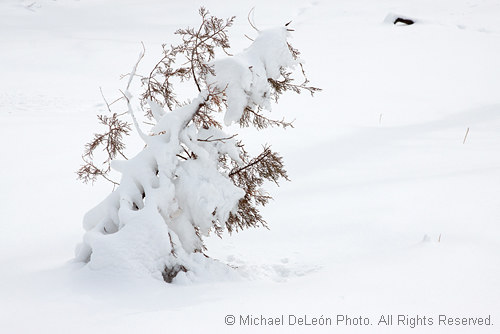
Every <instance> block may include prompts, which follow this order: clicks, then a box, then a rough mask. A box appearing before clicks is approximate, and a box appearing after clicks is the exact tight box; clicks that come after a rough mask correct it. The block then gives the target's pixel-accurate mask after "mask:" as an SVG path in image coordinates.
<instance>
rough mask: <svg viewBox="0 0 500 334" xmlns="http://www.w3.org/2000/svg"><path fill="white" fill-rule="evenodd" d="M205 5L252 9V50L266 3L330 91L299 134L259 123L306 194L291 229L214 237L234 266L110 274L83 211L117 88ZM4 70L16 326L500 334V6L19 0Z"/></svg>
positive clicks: (243, 13) (246, 29)
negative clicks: (84, 165)
mask: <svg viewBox="0 0 500 334" xmlns="http://www.w3.org/2000/svg"><path fill="white" fill-rule="evenodd" d="M200 5H204V6H206V7H207V8H208V9H209V10H210V11H211V13H212V14H214V15H217V16H219V17H228V16H232V15H236V16H237V19H236V23H235V26H234V27H232V28H231V30H230V34H231V41H232V50H233V51H234V52H233V53H237V52H240V51H242V50H243V49H244V48H245V47H247V46H248V45H249V43H250V41H249V40H248V39H246V38H245V37H244V34H247V35H249V36H255V31H254V30H253V29H252V28H251V27H250V25H249V24H248V22H247V14H248V12H249V11H250V10H251V8H252V7H255V13H254V17H255V23H256V25H257V26H258V27H259V28H261V29H264V28H270V27H275V26H280V25H283V24H284V23H286V22H288V21H290V20H292V24H291V26H292V27H293V28H294V29H295V32H293V39H292V40H291V42H292V44H293V45H294V46H295V47H296V48H298V49H299V50H300V51H301V52H302V58H303V59H305V61H306V71H307V73H308V76H309V78H310V80H311V83H312V84H313V85H315V86H318V87H321V88H323V91H322V92H320V93H318V94H317V95H316V96H315V97H314V98H311V97H310V96H308V95H306V94H302V95H293V94H288V95H287V96H285V97H283V98H282V99H281V100H280V103H279V104H278V105H275V106H274V107H273V114H274V117H275V118H281V117H282V116H286V117H287V118H288V119H295V123H294V126H295V129H288V130H286V131H284V130H279V129H273V130H263V131H261V132H256V131H253V130H252V129H250V130H245V131H240V132H241V135H242V136H244V137H245V140H246V141H247V142H250V145H254V146H255V147H257V146H258V145H260V143H266V142H267V143H269V144H272V147H273V149H274V150H276V151H278V152H281V153H282V154H283V156H284V159H285V163H286V166H287V168H288V172H289V176H290V178H291V180H292V182H285V183H281V186H280V187H279V188H278V187H275V186H273V185H268V189H269V190H270V191H271V193H272V195H273V196H274V201H272V202H271V203H270V204H269V205H268V206H267V207H266V208H264V209H263V210H262V212H263V215H264V216H265V218H266V220H267V222H268V224H269V227H270V230H266V229H263V228H260V229H252V230H246V231H243V232H240V233H237V234H233V235H227V234H226V235H225V236H224V237H223V238H222V239H219V238H217V237H216V236H212V237H210V238H208V239H207V240H206V242H207V247H208V255H210V256H211V257H212V258H215V259H219V260H220V261H221V262H222V263H226V264H228V265H230V266H233V267H235V268H236V269H234V270H228V272H227V273H226V272H222V273H213V272H207V275H206V277H202V278H201V279H200V280H198V281H196V282H184V283H182V284H181V283H179V282H178V283H177V284H166V283H164V282H163V281H159V280H155V279H153V278H147V277H130V275H124V274H123V273H120V272H113V271H112V270H108V271H92V270H89V269H88V268H87V267H83V266H82V265H81V264H78V263H74V262H72V260H73V258H74V250H75V246H76V245H77V244H78V243H80V242H81V240H82V236H83V234H84V231H83V228H82V219H83V215H84V214H85V212H87V211H88V210H90V209H91V208H92V207H94V206H95V205H96V204H98V203H99V202H100V201H101V200H102V199H103V198H105V196H106V195H108V194H109V193H110V191H111V190H112V186H110V184H107V183H105V182H104V181H101V182H98V183H96V184H95V185H94V186H91V185H85V184H82V183H80V182H79V181H77V180H76V174H75V171H76V170H77V169H78V168H79V166H80V164H81V153H82V150H83V145H84V144H85V142H86V141H87V140H88V139H89V138H90V136H91V135H92V133H93V132H94V131H96V129H97V121H96V117H95V116H96V114H98V113H102V112H105V109H106V106H105V104H104V102H103V100H102V98H101V95H100V92H99V87H102V89H103V91H104V93H105V94H106V95H107V96H108V97H109V98H110V99H111V98H112V97H116V96H117V92H118V89H120V88H123V87H124V84H125V83H124V80H120V74H125V73H128V72H129V71H130V69H131V68H132V66H133V65H134V63H135V61H136V59H137V56H138V54H139V52H140V51H141V49H142V46H141V43H140V42H141V41H143V42H144V44H145V46H146V57H145V59H144V61H143V62H142V63H141V64H140V67H139V69H138V72H141V71H142V72H146V71H148V69H149V68H150V67H151V65H152V64H154V62H155V61H156V60H157V59H158V58H159V57H160V51H161V44H162V43H167V44H169V43H170V40H171V39H172V38H173V37H172V36H173V35H172V33H173V31H175V30H176V29H177V28H183V27H185V26H196V25H197V24H198V15H197V10H198V8H199V7H200ZM398 15H401V16H403V17H406V18H412V19H414V20H415V22H416V23H415V24H413V25H410V26H405V25H400V24H398V25H393V24H392V23H391V22H390V19H391V18H394V17H397V16H398ZM0 74H1V80H0V142H1V144H0V155H1V164H0V189H1V190H0V203H1V204H0V333H6V334H10V333H86V334H88V333H226V332H227V333H240V332H241V333H295V332H297V333H499V332H500V284H499V283H500V1H496V0H467V1H466V0H441V1H431V0H379V1H374V0H372V1H370V0H359V1H348V0H333V1H305V0H292V1H283V0H276V1H263V0H256V1H246V0H245V1H238V2H232V3H223V2H221V1H213V0H210V1H205V2H203V3H202V2H199V1H191V0H185V1H179V2H177V1H175V2H174V1H165V0H163V1H162V0H144V1H138V0H136V1H132V0H120V1H119V0H108V1H97V0H80V1H74V0H57V1H51V0H37V1H34V0H33V1H32V0H30V1H21V0H2V1H0ZM137 92H139V91H137ZM193 92H194V90H193ZM186 94H187V95H188V96H191V97H194V96H193V95H189V94H191V93H190V92H189V91H187V92H186ZM466 133H467V136H466ZM133 136H137V134H135V133H134V134H133ZM133 140H135V142H134V143H136V144H137V145H135V147H134V145H132V146H131V147H130V150H131V151H133V152H137V151H138V150H140V149H141V147H142V146H141V144H140V141H139V140H138V139H133ZM390 315H392V316H393V322H392V324H391V323H390V322H389V321H388V319H390V318H391V317H390ZM231 316H234V321H235V323H234V324H233V325H228V324H226V322H227V323H231V322H232V319H233V318H231ZM382 316H384V318H383V319H384V320H386V322H381V321H380V320H381V319H382V318H381V317H382ZM360 317H361V319H360ZM424 317H425V319H424ZM270 318H272V319H275V318H278V321H276V320H272V319H270ZM450 319H451V320H450ZM448 320H449V321H450V322H448ZM280 321H283V323H279V322H280ZM271 322H273V323H271ZM277 322H278V323H277ZM474 323H475V324H474Z"/></svg>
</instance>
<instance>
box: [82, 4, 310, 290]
mask: <svg viewBox="0 0 500 334" xmlns="http://www.w3.org/2000/svg"><path fill="white" fill-rule="evenodd" d="M200 15H201V18H202V23H201V25H200V26H199V27H198V28H197V29H193V28H187V29H181V30H178V31H177V32H176V33H177V34H179V35H180V36H181V37H182V43H181V44H179V45H176V46H170V47H166V46H165V45H164V54H163V57H162V58H161V59H160V61H159V62H158V63H157V65H156V66H155V67H154V68H153V69H152V71H151V72H150V73H149V75H147V76H143V77H142V78H143V79H142V83H143V85H144V88H145V91H144V93H143V94H142V95H141V96H140V97H139V99H138V100H139V101H138V102H139V103H137V104H139V105H140V106H141V107H142V109H143V110H145V111H146V114H147V116H148V117H149V118H150V119H151V121H152V122H154V125H153V126H152V128H151V130H150V132H149V133H148V134H146V133H144V132H143V131H142V130H141V128H140V126H139V124H138V122H137V120H136V118H135V115H134V109H136V108H134V101H135V100H134V98H133V96H132V94H131V92H130V91H129V88H130V82H131V81H132V79H133V78H134V77H135V76H137V74H136V70H137V65H138V64H139V61H140V60H141V58H142V56H143V54H141V57H140V58H139V61H138V62H137V64H136V65H135V66H134V69H133V71H132V72H131V73H130V74H129V81H128V85H127V89H126V90H125V91H124V92H123V99H124V101H126V105H127V108H128V112H127V113H126V114H128V115H126V114H123V113H122V114H119V113H111V116H106V115H101V116H99V120H100V122H101V123H102V124H104V125H105V126H107V128H106V129H107V131H106V132H105V133H103V134H96V135H95V136H94V138H93V139H92V141H91V142H89V143H88V144H87V146H86V147H85V153H84V155H83V158H84V161H85V165H83V166H82V167H81V169H80V170H79V171H78V175H79V177H80V178H81V179H82V180H83V181H86V182H88V181H94V180H95V179H96V178H97V177H98V176H102V177H105V178H108V176H107V175H108V172H109V171H110V170H111V169H114V170H116V171H118V172H120V173H121V175H122V176H121V180H120V182H119V184H117V187H116V189H115V190H114V191H113V192H112V193H111V194H110V195H109V196H108V197H107V198H105V199H104V201H102V202H101V203H100V204H99V205H97V206H96V207H95V208H93V209H92V210H90V211H89V212H88V213H87V214H86V215H85V217H84V221H83V226H84V229H85V230H86V231H87V232H86V233H85V235H84V238H83V243H81V244H80V245H79V246H78V248H77V251H76V258H77V260H78V261H83V262H86V263H88V266H89V267H90V268H91V269H101V268H112V269H113V270H115V271H127V272H133V273H135V274H139V275H143V274H144V275H152V276H154V277H157V278H159V279H161V278H163V279H164V280H165V281H167V282H171V281H172V280H173V279H174V278H175V277H176V276H177V274H178V273H180V272H181V273H183V277H184V276H186V275H187V276H189V275H191V276H193V275H195V276H196V275H198V274H202V271H203V270H206V269H204V268H206V264H207V261H212V260H210V259H209V258H208V257H206V256H205V255H204V254H203V251H204V250H205V246H204V244H203V237H205V236H207V235H209V233H210V232H212V231H213V232H215V233H216V234H218V235H221V233H222V232H223V231H224V230H226V229H227V230H228V231H229V232H232V231H238V230H241V229H243V228H247V227H257V226H266V222H265V220H264V219H263V218H262V216H261V215H260V213H259V209H258V207H259V206H263V205H265V204H266V203H267V202H268V201H269V199H270V196H269V195H268V194H267V193H266V192H265V191H264V190H263V189H262V186H263V184H264V182H265V181H266V180H270V181H273V182H275V183H278V181H279V180H280V179H287V174H286V170H285V169H284V166H283V162H282V158H281V157H280V156H279V155H278V154H277V153H276V152H273V151H272V150H271V148H270V147H269V146H264V148H263V151H262V153H260V154H258V155H257V156H255V157H251V156H250V155H249V153H247V151H246V150H245V148H244V145H243V143H242V142H241V141H239V140H237V139H236V134H229V133H226V132H225V131H224V128H225V126H229V125H231V124H233V123H239V124H240V126H242V127H247V126H251V125H253V126H255V127H256V128H258V129H262V128H266V127H268V126H282V127H287V126H290V125H291V123H289V122H286V121H284V120H281V121H278V120H273V119H270V118H268V117H265V116H263V114H262V111H263V110H264V109H269V108H270V103H271V101H272V100H276V101H277V100H278V97H279V95H280V94H282V93H283V92H284V91H287V90H293V91H295V92H298V93H300V91H301V90H303V89H305V90H308V91H309V92H310V93H311V94H312V93H314V92H315V91H316V90H318V89H317V88H314V87H310V86H307V80H305V81H304V83H302V84H300V85H296V84H294V83H293V79H292V78H291V74H292V73H291V71H292V70H293V69H295V68H296V67H297V66H300V67H301V63H300V60H299V58H298V55H299V53H298V51H297V50H295V49H293V48H292V47H291V46H290V44H289V43H288V42H287V36H288V35H289V33H290V31H291V30H290V29H289V28H288V27H287V26H284V27H281V28H276V29H271V30H266V31H259V33H258V36H257V37H256V38H255V40H254V41H253V43H252V44H251V45H250V46H249V47H248V48H247V49H246V50H244V51H243V52H241V53H240V54H237V55H234V56H231V55H229V54H228V56H227V57H226V58H223V59H220V60H215V59H214V58H215V50H216V49H217V48H220V49H222V50H223V51H226V53H227V49H228V48H229V42H228V37H227V35H226V30H227V28H228V27H230V26H231V25H232V22H233V19H234V18H230V19H227V20H222V19H218V18H216V17H214V16H210V15H209V13H208V11H206V10H205V9H203V8H202V9H200ZM179 63H180V64H181V65H177V64H179ZM302 72H303V71H302ZM186 81H192V82H194V86H195V87H196V89H197V90H198V94H197V96H196V97H195V98H194V99H193V100H191V101H188V102H181V101H179V100H178V97H177V96H176V94H175V89H174V84H177V83H179V82H186ZM108 107H109V104H108ZM109 109H110V108H109ZM219 111H222V112H223V113H220V112H219ZM110 112H111V109H110ZM219 116H220V117H223V121H222V120H219V119H218V118H219ZM122 117H131V119H132V121H133V124H130V123H128V122H126V121H124V120H122ZM132 125H133V126H134V127H135V129H136V131H137V132H138V134H139V135H140V136H141V138H142V139H143V141H144V143H145V148H144V149H143V150H142V151H141V152H139V153H138V154H137V155H136V156H135V157H133V158H131V159H128V160H127V159H125V160H118V159H116V158H125V155H124V154H123V149H124V147H125V144H124V143H123V139H124V138H125V136H126V135H128V134H129V132H130V131H131V130H132V127H133V126H132ZM98 148H102V150H103V151H104V152H105V153H106V154H107V157H108V158H107V160H106V161H105V162H104V165H102V166H96V164H95V163H94V159H93V158H94V153H95V152H96V150H98ZM108 179H109V178H108ZM177 279H178V277H177Z"/></svg>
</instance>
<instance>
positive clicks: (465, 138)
mask: <svg viewBox="0 0 500 334" xmlns="http://www.w3.org/2000/svg"><path fill="white" fill-rule="evenodd" d="M468 134H469V128H467V132H465V137H464V142H463V143H462V144H465V141H466V140H467V135H468Z"/></svg>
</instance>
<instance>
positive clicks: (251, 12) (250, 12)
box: [247, 7, 260, 32]
mask: <svg viewBox="0 0 500 334" xmlns="http://www.w3.org/2000/svg"><path fill="white" fill-rule="evenodd" d="M253 13H255V7H252V9H250V11H249V12H248V16H247V19H248V23H250V26H251V27H252V28H254V29H255V31H259V32H260V30H259V29H257V27H256V26H255V24H254V23H252V20H253V19H254V17H253V15H252V20H250V14H253Z"/></svg>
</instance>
